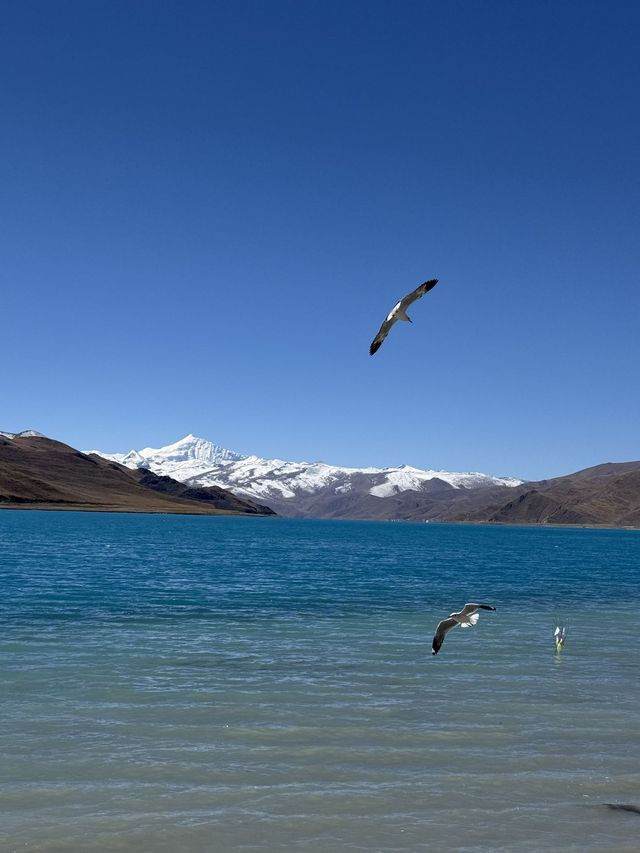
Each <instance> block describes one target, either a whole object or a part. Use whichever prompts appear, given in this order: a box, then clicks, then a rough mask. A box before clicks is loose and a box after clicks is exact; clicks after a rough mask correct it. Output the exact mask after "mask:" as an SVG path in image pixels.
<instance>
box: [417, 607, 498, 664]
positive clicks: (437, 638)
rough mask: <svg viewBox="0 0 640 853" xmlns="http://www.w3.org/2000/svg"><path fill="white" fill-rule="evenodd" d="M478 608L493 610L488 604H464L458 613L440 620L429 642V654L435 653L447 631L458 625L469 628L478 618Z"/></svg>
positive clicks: (438, 649)
mask: <svg viewBox="0 0 640 853" xmlns="http://www.w3.org/2000/svg"><path fill="white" fill-rule="evenodd" d="M478 610H495V607H492V606H491V605H490V604H465V606H464V607H463V608H462V610H461V611H460V612H459V613H452V614H451V615H450V616H448V617H447V618H446V619H443V620H442V622H439V623H438V627H437V628H436V633H435V634H434V637H433V643H432V644H431V654H432V655H437V654H438V652H439V651H440V646H441V645H442V643H443V642H444V638H445V635H446V633H447V631H450V630H451V629H452V628H455V627H456V625H459V626H460V627H461V628H471V627H472V626H473V625H475V624H476V622H477V621H478V619H479V618H480V614H479V613H478Z"/></svg>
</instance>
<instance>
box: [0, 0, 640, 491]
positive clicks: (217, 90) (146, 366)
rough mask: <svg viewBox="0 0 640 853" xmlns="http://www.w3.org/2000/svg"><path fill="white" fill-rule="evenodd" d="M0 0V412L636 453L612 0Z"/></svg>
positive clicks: (331, 453) (634, 274) (81, 420)
mask: <svg viewBox="0 0 640 853" xmlns="http://www.w3.org/2000/svg"><path fill="white" fill-rule="evenodd" d="M1 8H2V31H1V34H0V71H1V75H2V76H1V85H0V116H1V131H0V212H1V227H0V254H1V264H0V276H1V281H0V286H1V288H2V293H1V298H0V312H1V317H0V322H1V328H2V338H1V339H2V380H1V386H0V392H1V393H0V429H5V430H20V429H25V428H35V429H39V430H40V431H41V432H43V433H45V434H47V435H49V436H51V437H54V438H58V439H60V440H62V441H65V442H67V443H69V444H72V445H73V446H75V447H80V448H94V447H95V448H100V449H103V450H109V451H115V450H128V449H130V448H132V447H136V448H139V447H142V446H145V445H152V446H159V445H162V444H167V443H169V442H172V441H175V440H176V439H178V438H180V437H181V436H183V435H184V434H186V433H188V432H193V433H195V434H197V435H201V436H203V437H205V438H209V439H211V440H213V441H215V442H217V443H219V444H222V445H224V446H227V447H230V448H233V449H235V450H238V451H241V452H245V453H256V454H258V455H261V456H278V457H280V458H285V459H307V460H314V459H323V460H324V461H327V462H332V463H335V464H345V465H367V464H370V465H395V464H402V463H407V464H412V465H416V466H419V467H437V468H445V469H449V470H480V471H487V472H491V473H495V474H511V475H516V476H521V477H525V478H538V477H544V476H551V475H555V474H562V473H568V472H569V471H572V470H577V469H578V468H582V467H586V466H588V465H592V464H596V463H599V462H603V461H606V460H628V459H638V458H640V403H639V386H640V379H639V377H640V323H639V320H640V295H639V289H638V281H639V270H640V180H639V178H640V118H639V98H638V92H639V91H640V52H639V50H638V45H639V44H640V5H638V4H637V3H635V2H598V3H594V2H589V0H579V2H563V0H554V2H547V1H546V0H541V2H536V3H515V2H498V0H496V1H495V2H488V0H487V2H481V0H476V2H474V0H467V2H455V0H453V2H446V3H443V2H441V0H438V2H429V0H425V2H400V3H397V2H375V0H374V1H373V2H364V0H362V2H325V0H323V2H304V0H303V1H302V2H301V0H295V2H279V0H274V2H268V3H265V2H258V0H255V2H224V3H217V2H195V0H194V2H177V0H175V2H160V0H136V2H129V0H127V2H117V0H111V2H100V1H99V0H91V2H84V0H74V2H64V0H53V2H52V0H46V2H44V0H42V1H40V0H28V2H4V3H2V4H1ZM432 277H437V278H439V279H440V284H439V285H438V287H436V288H435V290H433V291H432V292H431V293H429V294H428V295H427V296H425V297H424V299H422V300H421V301H420V302H419V303H417V304H416V305H415V306H414V308H413V311H412V312H411V313H412V316H413V320H414V323H413V325H412V326H410V325H409V324H401V326H397V327H396V328H394V330H393V331H392V333H391V335H390V337H389V338H388V339H387V341H386V343H385V344H384V346H383V347H382V349H381V350H380V351H379V352H378V353H377V354H376V355H375V356H374V357H370V356H369V354H368V346H369V343H370V341H371V338H372V337H373V335H374V334H375V332H376V331H377V328H378V326H379V324H380V322H381V321H382V319H383V318H384V316H385V314H386V313H387V311H388V310H389V309H390V308H391V307H392V305H393V304H394V302H395V301H396V300H397V299H398V298H399V297H400V296H402V295H403V294H404V293H406V292H407V291H409V290H411V289H413V288H414V287H415V286H416V285H417V284H419V283H420V282H421V281H423V280H425V279H427V278H432Z"/></svg>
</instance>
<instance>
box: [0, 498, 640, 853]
mask: <svg viewBox="0 0 640 853" xmlns="http://www.w3.org/2000/svg"><path fill="white" fill-rule="evenodd" d="M639 558H640V534H639V533H636V532H633V531H593V530H557V529H548V530H540V529H524V528H491V527H456V526H444V525H443V526H440V525H427V524H392V523H386V524H385V523H382V524H378V523H366V522H363V523H360V522H311V521H286V520H279V519H233V518H197V517H194V518H187V517H171V516H131V515H115V514H114V515H108V514H88V513H40V512H3V513H0V581H1V584H2V586H1V588H2V597H1V598H0V618H1V620H2V632H1V635H0V691H1V694H0V700H1V701H0V812H1V814H0V849H1V850H3V851H5V850H6V851H13V850H16V851H17V850H29V851H47V853H52V852H53V851H60V853H79V851H136V853H138V851H140V853H147V851H149V852H150V851H154V853H155V851H171V853H173V851H181V853H196V851H261V853H266V851H274V853H275V851H288V850H299V851H310V852H311V853H333V851H336V853H337V851H385V853H387V851H389V852H390V851H432V850H433V851H435V850H440V849H443V848H446V849H450V850H458V851H474V853H476V851H490V850H495V851H498V850H500V851H542V850H544V851H551V850H554V851H556V850H557V851H607V853H612V851H637V850H638V849H639V842H638V837H639V833H640V815H637V814H634V813H633V812H629V811H626V812H625V811H615V810H612V809H609V808H607V807H606V806H605V805H604V804H605V803H627V804H635V805H637V806H640V712H639V710H638V709H639V708H640V680H639V678H638V676H639V675H640V672H639V670H640V664H639V661H638V608H639V605H640V586H639V583H638V581H639V580H640V570H639ZM472 600H480V601H483V600H485V601H489V602H490V603H493V604H495V605H496V606H497V607H498V611H497V612H496V613H483V614H482V615H481V618H480V621H479V623H478V625H477V626H476V627H475V628H474V629H472V630H471V631H462V630H461V629H456V630H455V631H453V632H452V633H451V634H449V635H448V637H447V639H446V641H445V643H444V646H443V648H442V651H441V652H440V654H439V655H438V656H437V657H435V658H434V657H432V656H431V652H430V643H431V636H432V633H433V628H434V626H435V624H436V623H437V621H438V620H439V618H441V617H442V616H443V615H446V614H448V613H449V612H450V611H451V610H453V609H457V608H458V607H460V606H461V605H462V604H464V603H465V601H472ZM558 619H562V620H564V621H566V622H568V624H569V637H568V640H567V645H566V648H565V650H564V652H563V653H562V655H561V656H557V655H556V653H555V650H554V647H553V642H552V636H551V635H552V631H553V628H554V627H555V624H556V621H557V620H558Z"/></svg>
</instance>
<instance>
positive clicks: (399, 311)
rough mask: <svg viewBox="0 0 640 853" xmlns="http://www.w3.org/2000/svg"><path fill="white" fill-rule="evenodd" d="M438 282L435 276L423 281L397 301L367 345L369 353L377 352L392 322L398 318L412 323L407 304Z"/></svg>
mask: <svg viewBox="0 0 640 853" xmlns="http://www.w3.org/2000/svg"><path fill="white" fill-rule="evenodd" d="M437 283H438V279H437V278H432V279H430V280H429V281H425V282H423V283H422V284H420V285H418V287H416V289H415V290H412V291H411V293H407V295H406V296H403V297H402V299H401V300H400V301H399V302H397V303H396V304H395V305H394V306H393V308H392V309H391V311H389V313H388V314H387V316H386V318H385V319H384V321H383V323H382V325H381V326H380V328H379V329H378V334H377V335H376V336H375V338H374V339H373V340H372V341H371V346H370V347H369V355H373V354H374V352H377V351H378V350H379V349H380V347H381V346H382V342H383V341H384V339H385V338H386V337H387V335H388V334H389V332H390V331H391V328H392V327H393V325H394V323H396V322H397V321H398V320H405V321H406V322H408V323H412V322H413V321H412V319H411V317H410V316H409V315H408V314H407V308H408V307H409V305H412V304H413V303H414V302H415V301H416V299H420V297H421V296H424V294H425V293H428V291H430V290H431V288H433V287H435V286H436V284H437Z"/></svg>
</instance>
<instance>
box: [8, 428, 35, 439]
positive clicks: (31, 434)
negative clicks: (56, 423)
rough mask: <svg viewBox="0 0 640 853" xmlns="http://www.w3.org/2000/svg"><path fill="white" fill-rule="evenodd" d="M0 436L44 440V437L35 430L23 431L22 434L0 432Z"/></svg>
mask: <svg viewBox="0 0 640 853" xmlns="http://www.w3.org/2000/svg"><path fill="white" fill-rule="evenodd" d="M0 435H1V436H2V437H3V438H34V437H35V438H44V435H43V434H42V433H41V432H37V431H36V430H35V429H23V430H22V432H2V431H1V430H0Z"/></svg>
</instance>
